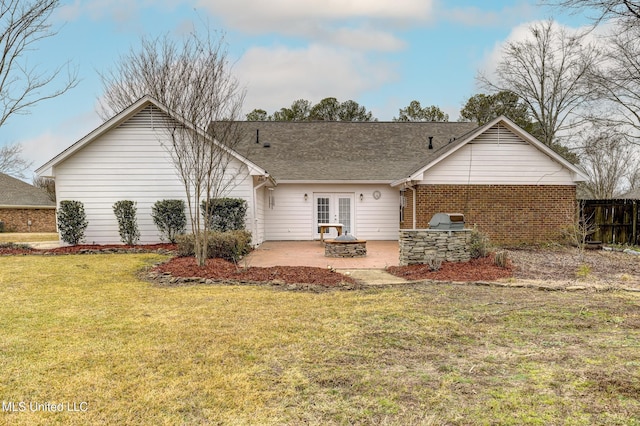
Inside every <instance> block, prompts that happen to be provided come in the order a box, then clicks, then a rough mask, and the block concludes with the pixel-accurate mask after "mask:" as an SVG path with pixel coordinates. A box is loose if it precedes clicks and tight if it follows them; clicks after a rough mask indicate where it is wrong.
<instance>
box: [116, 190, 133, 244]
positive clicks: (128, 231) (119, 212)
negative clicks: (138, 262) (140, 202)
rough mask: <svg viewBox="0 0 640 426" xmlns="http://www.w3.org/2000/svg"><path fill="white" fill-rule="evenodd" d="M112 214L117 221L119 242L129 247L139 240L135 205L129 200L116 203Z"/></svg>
mask: <svg viewBox="0 0 640 426" xmlns="http://www.w3.org/2000/svg"><path fill="white" fill-rule="evenodd" d="M113 213H114V214H115V215H116V219H118V231H119V232H120V240H121V241H122V242H123V243H125V244H128V245H130V246H132V245H134V244H136V243H137V242H138V240H140V231H139V230H138V222H137V221H136V203H135V202H134V201H130V200H122V201H118V202H116V203H115V204H114V205H113Z"/></svg>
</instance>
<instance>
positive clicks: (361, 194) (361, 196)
mask: <svg viewBox="0 0 640 426" xmlns="http://www.w3.org/2000/svg"><path fill="white" fill-rule="evenodd" d="M363 200H364V194H363V193H360V201H363Z"/></svg>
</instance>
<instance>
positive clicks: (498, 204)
mask: <svg viewBox="0 0 640 426" xmlns="http://www.w3.org/2000/svg"><path fill="white" fill-rule="evenodd" d="M415 190H416V199H417V204H416V217H417V221H416V228H418V229H420V228H427V227H428V225H429V221H430V220H431V218H432V217H433V215H434V214H435V213H463V214H464V216H465V222H466V226H467V227H473V226H474V225H476V226H477V227H478V229H479V230H480V231H481V232H483V233H486V234H487V235H488V236H489V238H490V240H491V241H492V242H494V243H498V244H518V243H542V242H548V241H555V240H558V239H559V234H560V230H561V229H562V228H563V227H566V226H568V225H570V224H571V223H572V220H573V218H574V217H575V205H576V189H575V186H568V185H417V186H416V187H415ZM412 194H413V193H412V191H411V190H407V191H406V193H405V195H406V196H407V205H406V208H405V220H404V221H403V223H401V224H400V227H401V228H403V229H409V228H411V227H412V217H411V214H412V212H411V210H412V208H413V207H412V204H411V203H412V202H413V200H412Z"/></svg>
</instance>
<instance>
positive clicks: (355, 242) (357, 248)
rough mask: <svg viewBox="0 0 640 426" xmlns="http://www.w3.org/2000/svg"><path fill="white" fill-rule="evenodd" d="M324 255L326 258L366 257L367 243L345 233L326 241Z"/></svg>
mask: <svg viewBox="0 0 640 426" xmlns="http://www.w3.org/2000/svg"><path fill="white" fill-rule="evenodd" d="M324 255H325V257H365V256H366V255H367V242H366V241H365V240H359V239H357V238H356V237H355V236H354V235H351V234H348V233H345V234H343V235H340V236H338V237H336V238H335V239H333V240H325V241H324Z"/></svg>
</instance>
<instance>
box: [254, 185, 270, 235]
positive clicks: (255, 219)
mask: <svg viewBox="0 0 640 426" xmlns="http://www.w3.org/2000/svg"><path fill="white" fill-rule="evenodd" d="M267 183H269V179H266V180H265V181H264V182H262V183H260V184H258V186H255V187H254V188H253V235H256V236H257V235H258V189H260V188H262V187H263V186H265V185H266V184H267ZM262 237H263V236H261V238H260V244H262Z"/></svg>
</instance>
